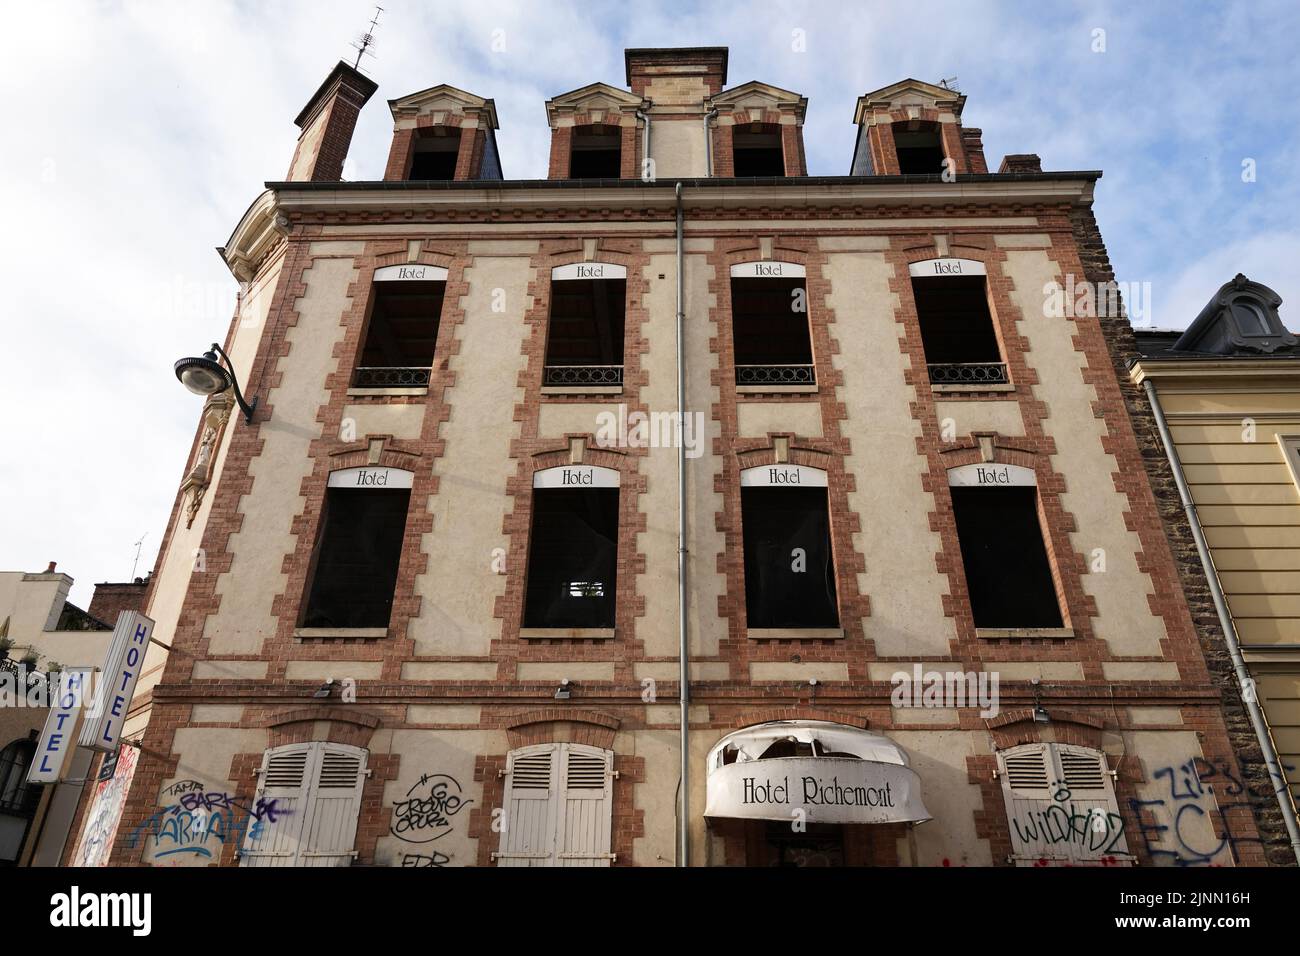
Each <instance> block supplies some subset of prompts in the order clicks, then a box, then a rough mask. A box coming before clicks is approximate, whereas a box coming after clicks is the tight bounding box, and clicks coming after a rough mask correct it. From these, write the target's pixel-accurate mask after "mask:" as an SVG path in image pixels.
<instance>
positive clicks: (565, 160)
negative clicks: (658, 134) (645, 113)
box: [547, 110, 643, 179]
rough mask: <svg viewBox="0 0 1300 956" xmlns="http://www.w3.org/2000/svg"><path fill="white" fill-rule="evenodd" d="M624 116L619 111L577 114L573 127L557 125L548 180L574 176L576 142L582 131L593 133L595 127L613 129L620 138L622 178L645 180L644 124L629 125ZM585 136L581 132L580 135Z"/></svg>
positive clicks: (552, 143) (553, 131)
mask: <svg viewBox="0 0 1300 956" xmlns="http://www.w3.org/2000/svg"><path fill="white" fill-rule="evenodd" d="M623 115H624V114H623V113H622V112H620V111H618V110H603V111H598V112H589V113H575V114H574V116H573V125H572V126H557V127H555V128H553V129H552V130H551V156H550V163H549V165H550V169H549V172H548V175H547V178H548V179H568V178H569V177H570V175H571V174H570V168H571V160H572V156H573V142H574V138H575V133H576V132H577V131H579V130H590V129H591V128H592V127H593V126H606V127H609V126H612V127H615V128H616V129H617V130H618V136H619V179H640V178H641V137H642V135H643V134H642V131H641V121H640V120H636V119H635V115H633V119H634V120H635V121H634V122H631V123H625V122H623V121H622V117H623ZM577 135H581V133H577Z"/></svg>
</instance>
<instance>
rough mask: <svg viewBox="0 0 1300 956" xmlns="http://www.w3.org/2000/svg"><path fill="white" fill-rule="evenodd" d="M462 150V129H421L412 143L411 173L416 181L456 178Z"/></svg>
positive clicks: (411, 177) (410, 177)
mask: <svg viewBox="0 0 1300 956" xmlns="http://www.w3.org/2000/svg"><path fill="white" fill-rule="evenodd" d="M459 152H460V130H459V129H455V128H451V129H448V128H445V127H437V128H435V129H429V130H420V131H419V132H418V133H417V134H416V136H415V142H414V143H413V145H412V155H411V174H410V175H409V176H407V177H406V178H407V179H410V180H415V181H419V182H422V181H425V180H435V181H441V182H446V181H450V180H452V179H455V178H456V156H457V154H458V153H459Z"/></svg>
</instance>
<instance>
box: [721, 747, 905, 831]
mask: <svg viewBox="0 0 1300 956" xmlns="http://www.w3.org/2000/svg"><path fill="white" fill-rule="evenodd" d="M920 794H921V790H920V781H919V779H918V778H917V776H916V774H915V773H914V772H913V771H912V770H911V769H909V768H908V767H905V766H902V765H901V764H891V763H876V762H875V761H871V760H858V759H856V758H844V757H780V758H776V759H770V760H754V761H749V762H746V763H733V764H728V765H727V766H724V767H719V768H717V769H716V770H714V771H713V772H712V773H711V774H710V775H709V780H708V806H707V807H706V808H705V811H704V815H705V816H708V817H732V818H739V819H745V820H781V821H787V822H788V821H790V820H792V819H796V817H797V811H801V812H802V813H803V819H804V820H806V821H807V822H808V823H917V822H920V821H922V820H928V819H930V814H929V812H928V811H927V810H926V809H925V806H924V804H922V803H921V796H920Z"/></svg>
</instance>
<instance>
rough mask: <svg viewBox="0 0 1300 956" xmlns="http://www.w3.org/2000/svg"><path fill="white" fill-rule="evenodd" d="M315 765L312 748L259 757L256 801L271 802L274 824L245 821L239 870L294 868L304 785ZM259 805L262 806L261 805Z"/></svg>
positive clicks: (297, 747)
mask: <svg viewBox="0 0 1300 956" xmlns="http://www.w3.org/2000/svg"><path fill="white" fill-rule="evenodd" d="M315 763H316V745H315V744H290V745H288V746H285V747H276V748H274V749H272V750H268V751H266V753H264V754H262V767H261V769H260V770H259V771H258V772H257V773H258V783H257V796H256V797H255V798H254V801H255V802H254V806H257V804H256V801H257V800H263V801H265V804H269V803H270V802H271V801H272V800H274V801H275V810H276V813H275V822H273V823H272V822H269V820H268V821H264V822H262V823H261V824H260V825H258V824H257V822H256V821H255V820H251V819H250V820H249V821H248V829H247V831H246V832H245V834H244V845H243V848H242V849H241V850H240V854H239V865H240V866H294V865H296V864H297V861H298V844H299V840H300V838H301V835H302V829H303V823H304V822H305V819H306V810H307V792H308V787H307V781H308V780H309V779H310V776H311V774H312V773H313V772H314V767H315ZM265 804H263V805H265Z"/></svg>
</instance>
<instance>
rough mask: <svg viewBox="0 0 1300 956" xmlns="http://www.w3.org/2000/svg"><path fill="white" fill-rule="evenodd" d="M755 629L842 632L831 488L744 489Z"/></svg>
mask: <svg viewBox="0 0 1300 956" xmlns="http://www.w3.org/2000/svg"><path fill="white" fill-rule="evenodd" d="M740 503H741V520H742V524H743V529H744V542H745V607H746V610H747V614H748V619H749V626H750V627H751V628H777V627H838V626H839V622H840V616H839V608H838V604H837V602H836V598H835V561H834V558H833V555H832V551H831V527H830V515H829V513H828V510H827V499H826V489H825V488H742V489H741V491H740Z"/></svg>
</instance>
